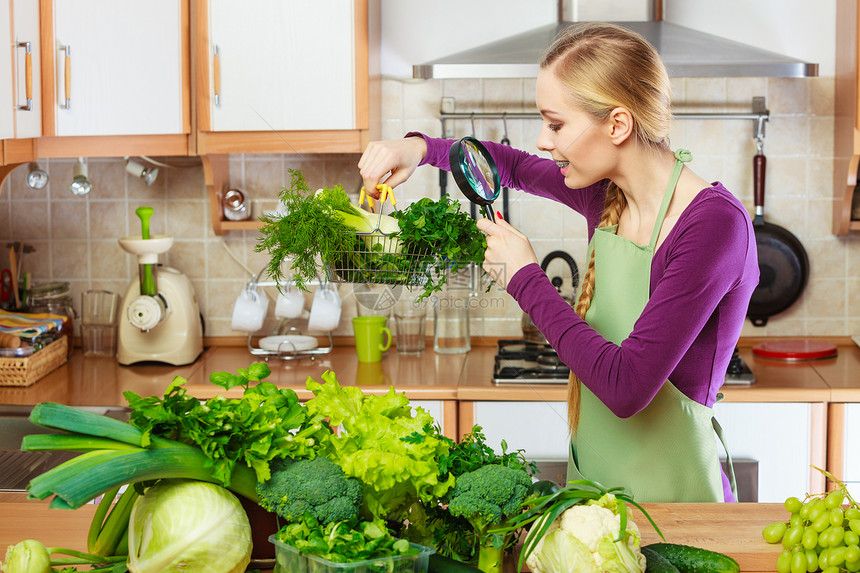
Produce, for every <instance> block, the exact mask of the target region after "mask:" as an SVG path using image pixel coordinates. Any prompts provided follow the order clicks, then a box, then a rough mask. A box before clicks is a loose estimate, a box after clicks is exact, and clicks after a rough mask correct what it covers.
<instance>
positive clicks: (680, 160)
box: [648, 149, 693, 252]
mask: <svg viewBox="0 0 860 573" xmlns="http://www.w3.org/2000/svg"><path fill="white" fill-rule="evenodd" d="M692 160H693V154H692V153H690V152H689V151H687V150H686V149H678V150H676V151H675V166H674V167H673V168H672V175H671V176H670V177H669V184H668V185H667V186H666V192H665V193H663V202H662V203H661V204H660V210H659V211H658V212H657V220H656V221H655V222H654V229H653V230H652V231H651V240H650V241H649V242H648V244H649V246H650V247H651V251H652V252H653V251H654V247H655V246H656V245H657V237H659V236H660V229H662V228H663V219H664V218H665V217H666V211H668V210H669V203H671V202H672V195H674V194H675V186H676V185H677V184H678V178H680V177H681V169H682V168H683V167H684V163H687V162H688V161H692Z"/></svg>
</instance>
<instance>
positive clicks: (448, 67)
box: [412, 20, 818, 79]
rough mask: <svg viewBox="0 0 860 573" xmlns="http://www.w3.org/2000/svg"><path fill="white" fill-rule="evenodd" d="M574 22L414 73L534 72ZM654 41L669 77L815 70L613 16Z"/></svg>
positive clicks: (664, 25) (700, 35) (808, 73)
mask: <svg viewBox="0 0 860 573" xmlns="http://www.w3.org/2000/svg"><path fill="white" fill-rule="evenodd" d="M571 24H573V22H560V23H557V24H550V25H548V26H544V27H541V28H537V29H535V30H531V31H529V32H524V33H522V34H517V35H515V36H510V37H508V38H504V39H502V40H498V41H496V42H492V43H490V44H485V45H483V46H479V47H477V48H472V49H470V50H466V51H463V52H459V53H457V54H452V55H450V56H447V57H444V58H439V59H438V60H433V61H431V62H427V63H424V64H419V65H415V66H412V76H413V77H415V78H421V79H430V78H439V79H456V78H534V77H537V73H538V61H539V60H540V58H541V56H542V55H543V53H544V51H545V50H546V48H547V47H548V46H549V45H550V44H551V43H552V41H553V40H554V39H555V37H556V36H557V35H558V34H559V33H560V32H561V31H562V30H564V29H565V28H567V27H568V26H570V25H571ZM617 24H619V25H621V26H624V27H626V28H629V29H631V30H633V31H635V32H638V33H639V34H641V35H642V36H644V37H645V39H646V40H648V41H649V42H650V43H651V45H653V46H654V47H655V48H656V49H657V51H658V52H659V53H660V56H661V57H662V58H663V62H664V63H665V64H666V68H667V70H668V72H669V76H671V77H718V78H721V77H783V78H805V77H812V76H817V75H818V64H810V63H807V62H801V61H798V60H797V59H793V58H789V57H786V56H783V55H781V54H777V53H774V52H769V51H767V50H762V49H760V48H755V47H752V46H748V45H746V44H741V43H740V42H735V41H732V40H726V39H724V38H720V37H718V36H714V35H712V34H707V33H705V32H700V31H698V30H694V29H692V28H687V27H686V26H679V25H677V24H672V23H670V22H666V21H663V20H652V21H643V22H617Z"/></svg>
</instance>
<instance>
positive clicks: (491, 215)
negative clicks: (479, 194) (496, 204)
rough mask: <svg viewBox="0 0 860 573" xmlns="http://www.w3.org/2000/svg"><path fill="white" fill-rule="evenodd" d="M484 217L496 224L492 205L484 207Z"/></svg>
mask: <svg viewBox="0 0 860 573" xmlns="http://www.w3.org/2000/svg"><path fill="white" fill-rule="evenodd" d="M484 216H485V217H486V218H487V219H489V220H490V221H492V222H493V223H495V222H496V215H495V213H493V209H492V208H491V206H490V205H484Z"/></svg>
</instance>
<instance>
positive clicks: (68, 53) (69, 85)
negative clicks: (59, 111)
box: [60, 44, 72, 109]
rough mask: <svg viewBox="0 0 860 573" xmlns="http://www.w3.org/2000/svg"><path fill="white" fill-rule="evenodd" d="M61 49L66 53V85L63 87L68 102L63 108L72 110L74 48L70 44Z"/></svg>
mask: <svg viewBox="0 0 860 573" xmlns="http://www.w3.org/2000/svg"><path fill="white" fill-rule="evenodd" d="M60 49H61V50H63V51H64V52H65V53H66V58H65V66H64V67H65V75H64V77H65V85H64V86H63V88H64V90H65V96H66V102H65V105H64V106H62V107H64V108H65V109H70V108H71V107H72V47H71V46H70V45H68V44H66V45H65V46H60Z"/></svg>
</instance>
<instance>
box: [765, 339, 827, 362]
mask: <svg viewBox="0 0 860 573" xmlns="http://www.w3.org/2000/svg"><path fill="white" fill-rule="evenodd" d="M752 350H753V354H755V355H756V356H761V357H762V358H774V359H776V360H814V359H816V358H831V357H833V356H836V345H835V344H831V343H829V342H824V341H822V340H774V341H772V342H761V343H759V344H755V345H753V347H752Z"/></svg>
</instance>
